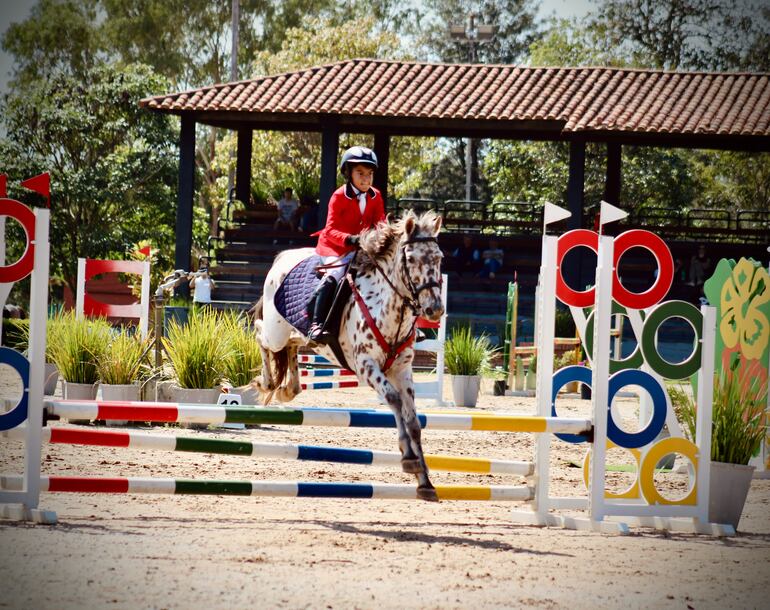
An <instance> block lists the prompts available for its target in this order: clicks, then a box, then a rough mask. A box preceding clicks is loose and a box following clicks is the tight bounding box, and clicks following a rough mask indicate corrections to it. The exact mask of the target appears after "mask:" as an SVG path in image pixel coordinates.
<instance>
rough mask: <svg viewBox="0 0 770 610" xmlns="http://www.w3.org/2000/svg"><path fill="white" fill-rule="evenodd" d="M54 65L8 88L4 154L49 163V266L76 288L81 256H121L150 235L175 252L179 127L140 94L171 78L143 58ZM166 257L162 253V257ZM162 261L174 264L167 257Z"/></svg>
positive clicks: (16, 168)
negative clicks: (71, 71)
mask: <svg viewBox="0 0 770 610" xmlns="http://www.w3.org/2000/svg"><path fill="white" fill-rule="evenodd" d="M85 76H86V80H87V82H88V86H84V85H83V82H82V80H81V79H80V78H76V77H75V76H72V75H65V74H59V75H54V76H51V77H50V78H49V79H48V80H38V81H35V82H33V83H30V84H29V85H27V86H26V87H25V88H24V92H23V94H20V93H12V94H11V95H10V96H8V98H7V99H6V101H5V103H4V104H3V107H2V114H3V116H4V120H5V126H6V129H7V133H6V136H5V137H4V138H3V139H2V140H1V141H0V162H1V163H2V165H3V167H4V168H5V169H6V171H7V172H8V173H9V174H10V175H11V176H13V177H15V178H23V177H28V176H31V175H33V174H34V173H37V172H40V171H50V172H51V184H52V187H51V191H52V192H51V223H52V228H51V245H52V254H51V274H52V276H54V277H58V278H60V279H62V280H63V281H64V282H66V283H67V284H68V285H69V287H70V288H71V289H72V290H74V289H75V279H76V275H77V258H78V257H92V258H105V257H112V256H118V257H121V258H123V257H124V256H125V253H126V250H127V249H128V248H129V247H130V245H131V244H133V243H136V242H138V241H139V240H140V239H143V238H147V237H151V238H152V239H153V243H154V245H156V246H158V247H159V248H160V250H161V253H168V254H169V255H170V254H171V252H172V250H173V243H174V240H175V235H174V222H175V220H174V219H175V216H174V201H175V197H174V193H175V189H176V180H177V151H176V147H175V146H174V145H173V142H174V137H175V133H176V130H175V129H174V128H173V126H172V121H171V120H169V119H168V117H165V116H163V115H159V114H154V113H148V112H144V111H143V110H140V109H139V106H138V101H139V99H141V98H142V97H145V96H146V95H148V94H149V93H151V92H154V91H157V90H160V89H162V88H164V87H166V86H167V83H166V82H165V81H164V80H163V79H162V78H160V77H158V76H156V75H154V74H153V72H152V70H151V69H150V68H149V67H147V66H141V65H128V66H120V67H117V66H114V65H105V66H101V67H97V68H93V69H91V70H89V71H87V73H86V74H85ZM164 258H165V260H163V259H164ZM161 264H164V265H167V266H170V260H169V258H167V257H161Z"/></svg>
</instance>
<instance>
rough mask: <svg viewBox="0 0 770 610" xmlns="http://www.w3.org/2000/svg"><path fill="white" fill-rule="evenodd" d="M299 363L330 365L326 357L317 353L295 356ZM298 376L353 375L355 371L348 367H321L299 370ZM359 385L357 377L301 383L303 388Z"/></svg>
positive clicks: (334, 387)
mask: <svg viewBox="0 0 770 610" xmlns="http://www.w3.org/2000/svg"><path fill="white" fill-rule="evenodd" d="M297 360H298V362H299V363H300V364H313V365H330V364H331V362H329V360H328V359H326V358H324V357H323V356H319V355H317V354H304V355H300V356H297ZM299 374H300V377H313V378H315V377H355V375H356V374H355V373H354V372H353V371H351V370H349V369H342V368H322V369H303V368H301V369H300V370H299ZM359 386H360V383H359V382H358V379H332V380H329V381H311V382H305V383H301V384H300V387H301V388H302V389H303V390H339V389H341V388H357V387H359Z"/></svg>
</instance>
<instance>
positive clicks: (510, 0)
mask: <svg viewBox="0 0 770 610" xmlns="http://www.w3.org/2000/svg"><path fill="white" fill-rule="evenodd" d="M424 6H425V9H424V12H423V15H422V17H421V20H420V22H419V28H420V30H421V32H419V33H417V38H418V43H419V44H420V45H421V46H422V49H423V55H424V56H426V57H428V58H431V59H438V60H440V61H448V62H463V63H465V62H468V61H470V60H471V59H472V57H471V49H470V47H469V46H468V44H467V43H463V42H459V41H457V40H452V39H450V37H449V26H450V25H453V24H457V25H464V26H467V25H468V23H467V22H468V16H469V15H470V14H471V13H473V14H474V17H475V21H476V24H489V25H492V26H494V31H495V34H494V37H493V38H492V40H490V41H487V42H484V43H477V44H475V45H473V46H474V49H473V51H474V55H475V61H479V62H481V63H514V62H516V61H518V60H520V59H521V58H522V57H523V56H524V54H525V53H526V51H527V49H528V47H529V45H530V44H531V42H532V41H533V40H534V39H535V38H536V37H537V32H536V25H535V12H536V8H535V3H534V2H533V0H504V1H503V2H494V1H492V0H482V1H481V2H470V1H469V0H428V2H426V3H425V5H424Z"/></svg>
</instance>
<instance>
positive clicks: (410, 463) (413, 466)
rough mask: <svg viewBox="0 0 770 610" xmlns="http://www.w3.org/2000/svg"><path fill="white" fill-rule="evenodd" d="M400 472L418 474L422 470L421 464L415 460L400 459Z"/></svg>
mask: <svg viewBox="0 0 770 610" xmlns="http://www.w3.org/2000/svg"><path fill="white" fill-rule="evenodd" d="M401 470H403V471H404V472H407V473H409V474H420V473H421V472H422V471H423V470H422V464H420V460H419V459H417V458H415V459H413V460H409V459H404V458H402V459H401Z"/></svg>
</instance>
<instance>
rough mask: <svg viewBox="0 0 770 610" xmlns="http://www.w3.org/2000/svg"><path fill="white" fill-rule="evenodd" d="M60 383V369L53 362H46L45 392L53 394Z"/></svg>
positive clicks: (49, 394) (47, 394)
mask: <svg viewBox="0 0 770 610" xmlns="http://www.w3.org/2000/svg"><path fill="white" fill-rule="evenodd" d="M58 383H59V369H57V368H56V365H55V364H54V363H53V362H46V363H45V381H44V383H43V394H45V395H46V396H53V395H54V394H56V386H57V385H58Z"/></svg>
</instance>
